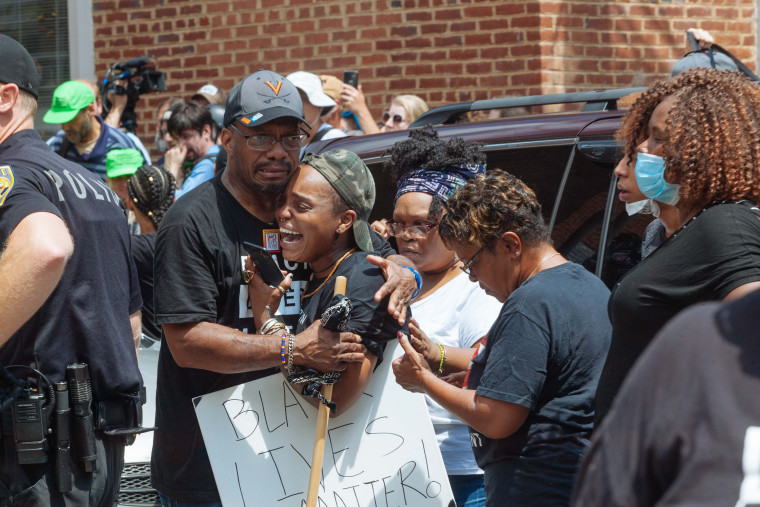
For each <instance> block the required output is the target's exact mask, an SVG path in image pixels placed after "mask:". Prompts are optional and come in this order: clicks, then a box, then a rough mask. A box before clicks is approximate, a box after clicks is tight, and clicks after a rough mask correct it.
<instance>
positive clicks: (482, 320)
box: [459, 287, 502, 348]
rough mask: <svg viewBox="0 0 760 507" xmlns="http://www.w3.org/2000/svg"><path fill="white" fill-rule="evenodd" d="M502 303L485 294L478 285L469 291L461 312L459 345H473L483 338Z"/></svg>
mask: <svg viewBox="0 0 760 507" xmlns="http://www.w3.org/2000/svg"><path fill="white" fill-rule="evenodd" d="M501 306H502V304H501V303H500V302H499V300H498V299H496V298H494V297H491V296H489V295H488V294H486V293H485V292H484V291H483V290H482V289H481V288H480V287H478V288H477V289H475V290H473V291H472V292H471V293H470V297H469V298H467V304H466V305H465V306H464V309H463V311H462V313H461V316H462V317H461V321H460V323H459V346H460V347H463V348H469V347H474V346H475V343H476V342H477V341H478V340H480V339H481V338H483V337H484V336H485V335H486V333H488V330H489V329H491V326H492V325H493V323H494V322H495V321H496V317H498V316H499V312H500V311H501Z"/></svg>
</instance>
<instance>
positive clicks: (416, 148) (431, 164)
mask: <svg viewBox="0 0 760 507" xmlns="http://www.w3.org/2000/svg"><path fill="white" fill-rule="evenodd" d="M384 155H386V156H390V158H389V159H388V160H387V161H386V162H385V165H384V169H385V172H387V173H389V174H390V175H391V177H392V178H393V181H394V182H395V183H397V184H398V181H399V179H401V177H402V176H404V175H405V174H406V173H408V172H410V171H414V170H416V169H427V170H430V171H435V170H440V171H445V170H446V169H445V168H446V167H448V166H455V165H461V164H484V163H485V161H486V156H485V155H484V154H483V153H482V152H481V151H480V145H479V144H478V143H468V142H467V141H465V140H464V139H462V138H461V137H454V138H451V139H449V140H448V141H444V140H443V139H441V138H439V137H438V131H437V130H436V129H434V128H433V127H432V125H428V126H426V127H425V128H423V129H419V130H412V131H410V132H409V138H408V139H406V140H404V141H399V142H398V143H396V144H394V145H393V146H391V147H390V148H389V149H388V150H386V151H385V153H384ZM444 209H445V203H444V201H443V199H441V198H440V197H438V196H433V201H432V202H431V203H430V210H429V211H428V218H429V219H431V220H438V219H439V218H440V216H441V215H442V214H443V211H444Z"/></svg>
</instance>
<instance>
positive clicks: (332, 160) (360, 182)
mask: <svg viewBox="0 0 760 507" xmlns="http://www.w3.org/2000/svg"><path fill="white" fill-rule="evenodd" d="M301 163H302V164H305V165H309V166H311V167H313V168H314V169H316V170H317V171H319V173H320V174H321V175H322V176H324V177H325V179H326V180H327V181H328V182H329V183H330V185H332V186H333V188H334V189H335V190H337V191H338V193H339V194H340V196H341V197H342V198H343V200H345V201H346V203H347V204H348V206H349V207H350V208H351V209H352V210H354V211H356V220H355V221H354V240H355V241H356V245H357V246H358V247H359V248H361V249H362V250H364V251H365V252H372V251H374V250H375V249H374V248H372V238H371V237H370V234H369V215H370V213H372V207H373V206H374V205H375V180H374V178H372V173H371V172H369V169H368V168H367V166H366V165H365V164H364V162H362V159H360V158H359V157H358V156H357V155H356V154H355V153H352V152H350V151H347V150H330V151H326V152H325V153H323V154H321V155H315V154H313V153H307V154H306V155H305V156H304V158H303V160H301Z"/></svg>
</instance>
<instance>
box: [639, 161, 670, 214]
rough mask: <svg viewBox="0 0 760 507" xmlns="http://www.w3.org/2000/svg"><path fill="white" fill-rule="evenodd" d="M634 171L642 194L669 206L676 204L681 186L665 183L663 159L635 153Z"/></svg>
mask: <svg viewBox="0 0 760 507" xmlns="http://www.w3.org/2000/svg"><path fill="white" fill-rule="evenodd" d="M634 170H635V172H636V183H638V185H639V190H641V193H642V194H644V195H645V196H647V197H649V198H650V199H654V200H655V201H660V202H662V203H665V204H670V205H671V206H672V205H675V204H676V203H677V202H678V199H679V198H680V196H679V195H678V191H679V190H680V188H681V185H674V184H673V183H668V182H667V181H665V159H663V158H662V157H658V156H657V155H650V154H649V153H637V154H636V168H635V169H634Z"/></svg>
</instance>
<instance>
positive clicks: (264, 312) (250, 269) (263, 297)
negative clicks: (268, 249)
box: [245, 255, 293, 329]
mask: <svg viewBox="0 0 760 507" xmlns="http://www.w3.org/2000/svg"><path fill="white" fill-rule="evenodd" d="M245 273H246V275H247V276H248V298H249V299H250V301H251V311H252V312H253V320H254V323H255V324H256V329H260V328H261V326H262V325H263V324H264V322H266V321H267V320H269V319H271V318H272V317H273V316H274V313H275V312H276V311H277V308H279V306H280V299H282V296H283V295H285V293H286V292H287V291H288V289H289V288H290V284H291V283H292V282H293V275H292V274H290V273H286V272H285V271H283V274H284V275H285V279H284V280H283V281H282V282H281V283H280V285H278V286H277V287H275V288H274V289H272V288H271V287H270V286H269V285H267V283H266V282H265V281H264V280H263V279H262V278H261V275H259V273H258V271H257V270H256V265H255V264H254V263H253V261H252V260H251V256H250V255H249V256H248V258H246V260H245Z"/></svg>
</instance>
